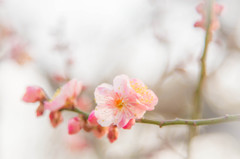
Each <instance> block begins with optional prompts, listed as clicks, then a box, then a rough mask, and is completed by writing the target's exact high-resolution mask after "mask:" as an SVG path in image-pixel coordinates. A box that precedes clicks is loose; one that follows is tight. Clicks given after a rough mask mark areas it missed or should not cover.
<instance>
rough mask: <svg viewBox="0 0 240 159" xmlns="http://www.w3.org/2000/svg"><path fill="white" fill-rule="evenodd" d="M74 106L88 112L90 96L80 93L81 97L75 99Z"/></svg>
mask: <svg viewBox="0 0 240 159" xmlns="http://www.w3.org/2000/svg"><path fill="white" fill-rule="evenodd" d="M83 88H84V87H83ZM76 107H77V108H78V109H80V110H82V111H85V112H89V111H90V110H91V107H92V103H91V100H90V98H89V97H88V96H84V95H81V97H79V98H78V99H77V105H76Z"/></svg>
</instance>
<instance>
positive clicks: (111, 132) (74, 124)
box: [68, 111, 118, 143]
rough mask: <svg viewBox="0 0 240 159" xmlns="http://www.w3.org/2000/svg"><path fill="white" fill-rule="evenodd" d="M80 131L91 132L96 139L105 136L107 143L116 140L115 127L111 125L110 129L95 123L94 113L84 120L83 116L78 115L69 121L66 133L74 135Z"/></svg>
mask: <svg viewBox="0 0 240 159" xmlns="http://www.w3.org/2000/svg"><path fill="white" fill-rule="evenodd" d="M81 129H83V130H85V131H86V132H92V133H93V134H94V135H95V136H96V137H97V138H101V137H103V136H104V135H106V134H107V137H108V139H109V141H110V142H111V143H112V142H114V141H116V140H117V138H118V129H117V126H114V125H111V126H110V127H102V126H101V125H100V124H98V122H97V118H96V116H95V114H94V111H92V113H91V114H90V115H89V117H88V119H86V118H85V117H84V116H83V115H79V116H77V117H74V118H72V119H70V120H69V122H68V133H69V134H76V133H78V132H79V131H80V130H81Z"/></svg>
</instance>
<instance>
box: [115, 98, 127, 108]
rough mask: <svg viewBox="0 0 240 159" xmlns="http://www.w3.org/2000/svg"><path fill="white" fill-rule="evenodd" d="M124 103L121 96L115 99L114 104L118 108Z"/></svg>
mask: <svg viewBox="0 0 240 159" xmlns="http://www.w3.org/2000/svg"><path fill="white" fill-rule="evenodd" d="M124 105H125V103H124V102H123V100H122V99H121V98H118V99H116V100H115V106H116V107H117V108H118V109H122V108H123V106H124Z"/></svg>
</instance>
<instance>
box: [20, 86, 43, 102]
mask: <svg viewBox="0 0 240 159" xmlns="http://www.w3.org/2000/svg"><path fill="white" fill-rule="evenodd" d="M45 99H46V96H45V93H44V91H43V89H42V88H40V87H37V86H29V87H27V89H26V92H25V94H24V96H23V98H22V100H23V101H25V102H27V103H35V102H37V101H42V100H45Z"/></svg>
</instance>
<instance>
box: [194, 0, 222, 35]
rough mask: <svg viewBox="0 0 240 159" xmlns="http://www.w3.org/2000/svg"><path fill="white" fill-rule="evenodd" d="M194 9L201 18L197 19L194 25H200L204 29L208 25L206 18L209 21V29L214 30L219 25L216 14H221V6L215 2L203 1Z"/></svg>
mask: <svg viewBox="0 0 240 159" xmlns="http://www.w3.org/2000/svg"><path fill="white" fill-rule="evenodd" d="M196 10H197V12H198V13H199V14H201V16H202V19H201V20H199V21H197V22H196V23H195V24H194V26H195V27H200V28H203V29H204V30H206V28H207V25H208V20H211V21H210V24H209V25H210V26H209V27H210V31H215V30H217V29H218V28H219V27H220V23H219V21H218V16H219V15H220V14H221V12H222V10H223V6H222V5H220V4H217V3H215V2H213V1H211V0H210V1H208V0H207V1H203V2H201V3H200V4H199V5H198V6H197V7H196Z"/></svg>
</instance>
